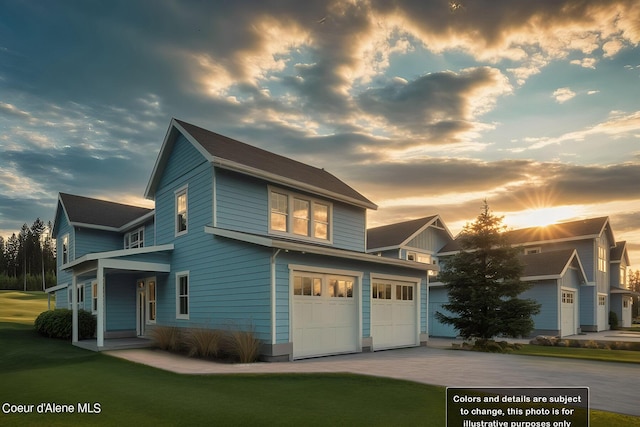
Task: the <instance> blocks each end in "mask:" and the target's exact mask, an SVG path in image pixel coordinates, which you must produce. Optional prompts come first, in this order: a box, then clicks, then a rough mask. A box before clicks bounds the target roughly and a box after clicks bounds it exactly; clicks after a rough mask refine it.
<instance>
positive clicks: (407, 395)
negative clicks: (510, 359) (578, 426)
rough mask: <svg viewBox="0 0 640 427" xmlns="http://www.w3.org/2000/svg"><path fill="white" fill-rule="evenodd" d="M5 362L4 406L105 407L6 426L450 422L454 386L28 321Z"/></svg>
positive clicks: (0, 368)
mask: <svg viewBox="0 0 640 427" xmlns="http://www.w3.org/2000/svg"><path fill="white" fill-rule="evenodd" d="M0 295H2V297H4V298H5V300H4V301H2V302H1V303H0V307H2V310H3V312H2V313H3V315H4V313H5V312H11V311H13V309H12V308H10V307H6V303H8V302H11V301H15V300H18V301H24V300H25V299H26V300H29V299H34V297H33V296H28V295H27V296H25V295H14V296H11V297H10V298H9V297H7V295H6V293H2V294H0ZM23 297H24V298H25V299H23ZM35 299H37V298H35ZM44 304H45V308H46V297H45V298H44ZM35 311H36V312H35V313H34V314H33V315H32V317H33V318H34V317H35V316H37V314H38V313H39V309H38V310H35ZM25 317H26V316H23V317H21V319H22V320H24V319H25ZM0 360H1V361H2V363H0V378H1V379H2V386H1V387H0V404H1V403H4V402H10V403H14V404H34V405H37V404H38V403H57V404H71V405H73V406H74V407H75V408H76V409H77V404H78V403H89V404H91V405H93V404H94V403H99V404H100V413H99V414H78V413H73V414H51V413H50V414H37V413H32V414H4V413H2V412H0V425H3V426H40V425H51V426H65V425H87V424H90V425H139V426H146V425H154V426H165V425H166V426H173V425H199V424H203V425H204V424H207V425H208V424H211V423H212V422H213V423H215V424H216V425H256V426H261V425H305V426H307V425H349V426H351V425H367V426H388V425H394V426H404V425H423V426H443V425H445V389H444V387H438V386H431V385H425V384H418V383H413V382H409V381H398V380H393V379H386V378H377V377H367V376H360V375H350V374H302V375H300V374H287V375H217V376H216V375H198V376H190V375H178V374H174V373H170V372H165V371H161V370H158V369H154V368H150V367H148V366H144V365H139V364H134V363H130V362H127V361H124V360H121V359H117V358H113V357H109V356H106V355H103V354H100V353H94V352H90V351H86V350H83V349H80V348H77V347H73V346H71V345H70V344H69V343H68V342H66V341H60V340H53V339H48V338H44V337H41V336H39V335H37V333H36V332H35V331H34V330H33V328H32V327H30V326H28V325H26V324H24V323H22V324H21V323H16V322H6V321H5V322H2V323H0ZM591 426H592V427H605V426H606V427H611V426H614V427H615V426H625V427H629V426H640V418H639V417H631V416H626V415H620V414H614V413H609V412H602V411H593V410H592V411H591Z"/></svg>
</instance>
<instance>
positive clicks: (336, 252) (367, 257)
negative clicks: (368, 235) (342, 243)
mask: <svg viewBox="0 0 640 427" xmlns="http://www.w3.org/2000/svg"><path fill="white" fill-rule="evenodd" d="M205 232H206V233H208V234H213V235H215V236H221V237H227V238H230V239H234V240H240V241H243V242H247V243H253V244H256V245H260V246H265V247H271V248H276V249H284V250H289V251H296V252H306V253H310V254H316V255H326V256H332V257H337V258H346V259H353V260H358V261H365V262H373V263H376V264H386V265H393V266H396V267H405V268H410V269H413V270H420V271H424V272H426V271H430V270H431V271H439V270H440V268H439V267H438V266H437V265H435V264H424V263H418V262H414V261H406V260H402V259H395V258H385V257H380V256H377V255H371V254H368V253H364V252H362V253H361V252H351V251H345V250H342V249H334V248H326V247H321V246H313V245H307V244H304V243H296V242H289V241H283V240H274V239H270V238H268V237H263V236H255V235H249V234H245V233H242V232H239V231H233V230H223V229H220V228H216V227H211V226H207V227H205Z"/></svg>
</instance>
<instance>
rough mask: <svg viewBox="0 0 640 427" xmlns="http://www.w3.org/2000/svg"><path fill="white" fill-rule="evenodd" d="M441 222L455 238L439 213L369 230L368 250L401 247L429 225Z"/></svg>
mask: <svg viewBox="0 0 640 427" xmlns="http://www.w3.org/2000/svg"><path fill="white" fill-rule="evenodd" d="M436 223H439V224H441V225H442V228H443V229H444V230H445V231H446V232H447V234H449V236H450V237H451V238H452V239H453V236H452V235H451V232H450V231H449V229H448V228H447V227H446V226H445V225H444V223H443V222H442V220H441V219H440V216H439V215H430V216H425V217H424V218H418V219H412V220H409V221H403V222H398V223H395V224H388V225H382V226H380V227H374V228H370V229H368V230H367V251H376V250H385V249H393V248H399V247H401V246H404V245H406V244H407V243H408V242H409V241H411V240H412V239H413V238H415V237H416V236H417V235H418V234H420V233H421V232H422V231H424V230H425V229H426V228H427V227H429V226H431V225H433V224H436Z"/></svg>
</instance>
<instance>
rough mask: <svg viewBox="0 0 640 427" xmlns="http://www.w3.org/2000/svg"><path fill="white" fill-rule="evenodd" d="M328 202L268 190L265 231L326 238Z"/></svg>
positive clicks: (328, 213) (329, 223) (328, 218)
mask: <svg viewBox="0 0 640 427" xmlns="http://www.w3.org/2000/svg"><path fill="white" fill-rule="evenodd" d="M330 230H331V204H329V203H326V202H321V201H318V200H315V199H312V198H310V197H307V196H302V195H298V194H293V193H289V192H286V191H282V190H271V191H270V192H269V231H270V232H277V233H286V234H291V235H295V236H301V237H308V238H311V239H317V240H330V237H331V236H330V233H331V231H330Z"/></svg>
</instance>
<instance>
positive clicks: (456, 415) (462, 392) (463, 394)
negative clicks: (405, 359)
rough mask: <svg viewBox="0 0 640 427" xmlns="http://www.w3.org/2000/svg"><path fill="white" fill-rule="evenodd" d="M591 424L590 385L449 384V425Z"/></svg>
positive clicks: (546, 426)
mask: <svg viewBox="0 0 640 427" xmlns="http://www.w3.org/2000/svg"><path fill="white" fill-rule="evenodd" d="M588 426H589V388H588V387H471V388H468V387H447V427H588Z"/></svg>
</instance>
